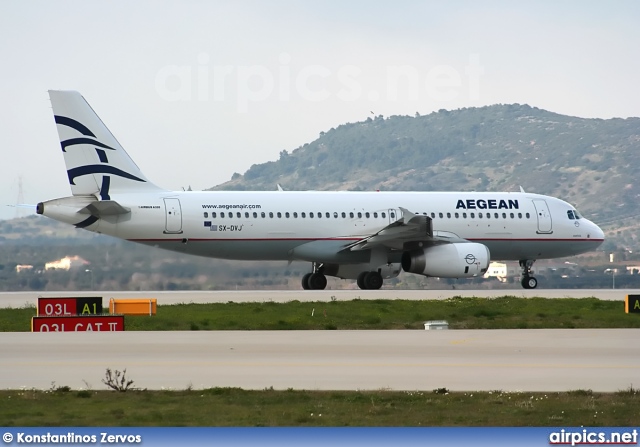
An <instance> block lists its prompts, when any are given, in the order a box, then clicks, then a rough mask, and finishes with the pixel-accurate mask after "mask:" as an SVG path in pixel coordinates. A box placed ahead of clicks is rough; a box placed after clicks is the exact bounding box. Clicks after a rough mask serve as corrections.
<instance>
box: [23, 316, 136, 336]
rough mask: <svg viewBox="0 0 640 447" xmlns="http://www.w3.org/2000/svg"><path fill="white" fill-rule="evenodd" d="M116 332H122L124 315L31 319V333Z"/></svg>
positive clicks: (40, 317) (41, 317)
mask: <svg viewBox="0 0 640 447" xmlns="http://www.w3.org/2000/svg"><path fill="white" fill-rule="evenodd" d="M117 331H124V315H73V316H65V317H62V316H59V317H56V316H51V317H43V316H38V317H33V318H32V319H31V332H117Z"/></svg>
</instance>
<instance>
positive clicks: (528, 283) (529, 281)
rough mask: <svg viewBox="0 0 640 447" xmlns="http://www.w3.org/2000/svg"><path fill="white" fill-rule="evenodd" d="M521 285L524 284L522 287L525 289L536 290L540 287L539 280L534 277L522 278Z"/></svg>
mask: <svg viewBox="0 0 640 447" xmlns="http://www.w3.org/2000/svg"><path fill="white" fill-rule="evenodd" d="M520 284H522V287H524V288H525V289H535V288H536V287H538V280H537V279H536V278H534V277H533V276H525V277H524V278H522V281H520Z"/></svg>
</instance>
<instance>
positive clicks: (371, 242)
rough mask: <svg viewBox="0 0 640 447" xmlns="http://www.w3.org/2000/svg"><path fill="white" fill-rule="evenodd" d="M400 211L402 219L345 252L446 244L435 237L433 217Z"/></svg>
mask: <svg viewBox="0 0 640 447" xmlns="http://www.w3.org/2000/svg"><path fill="white" fill-rule="evenodd" d="M400 210H401V211H402V218H401V219H398V220H397V221H395V222H393V223H391V224H389V225H387V226H386V227H384V228H383V229H382V230H380V231H378V232H377V233H374V234H372V235H370V236H367V237H365V238H363V239H360V240H359V241H356V242H354V243H352V244H349V245H347V246H346V247H345V248H344V250H349V251H358V250H369V249H372V248H375V247H379V246H383V247H387V248H390V249H395V250H401V249H403V248H405V244H407V243H412V242H415V243H418V242H428V243H438V242H445V241H441V239H440V238H439V237H436V236H434V234H433V225H432V220H431V217H429V216H424V215H420V214H414V213H412V212H411V211H409V210H407V209H406V208H402V207H400Z"/></svg>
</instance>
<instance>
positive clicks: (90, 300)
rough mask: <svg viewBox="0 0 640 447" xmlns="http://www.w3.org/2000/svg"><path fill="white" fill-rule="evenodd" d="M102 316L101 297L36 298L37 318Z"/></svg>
mask: <svg viewBox="0 0 640 447" xmlns="http://www.w3.org/2000/svg"><path fill="white" fill-rule="evenodd" d="M100 314H102V297H95V296H92V297H74V298H69V297H38V313H37V315H38V316H39V317H42V316H47V317H54V316H55V317H63V316H71V315H100Z"/></svg>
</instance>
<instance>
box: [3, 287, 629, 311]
mask: <svg viewBox="0 0 640 447" xmlns="http://www.w3.org/2000/svg"><path fill="white" fill-rule="evenodd" d="M627 294H640V289H634V290H622V289H617V290H616V289H536V290H525V289H513V290H510V289H497V290H238V291H226V290H225V291H214V292H210V291H206V292H200V291H178V292H152V291H149V292H105V291H99V292H89V291H87V292H0V307H23V306H25V305H30V306H35V305H36V302H37V300H38V296H102V297H103V304H104V306H105V307H106V306H108V304H109V299H110V298H157V299H158V304H176V303H226V302H228V301H233V302H236V303H243V302H265V301H274V302H278V303H284V302H287V301H292V300H298V301H330V300H331V299H333V298H334V297H335V299H338V300H353V299H355V298H359V299H363V300H367V299H380V298H387V299H405V300H425V299H426V300H442V299H447V298H451V297H454V296H476V297H497V296H505V295H512V296H517V297H523V298H526V297H534V296H539V297H544V298H565V297H566V298H585V297H596V298H599V299H601V300H620V301H624V298H625V296H626V295H627Z"/></svg>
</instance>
